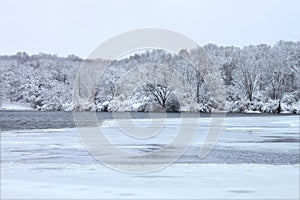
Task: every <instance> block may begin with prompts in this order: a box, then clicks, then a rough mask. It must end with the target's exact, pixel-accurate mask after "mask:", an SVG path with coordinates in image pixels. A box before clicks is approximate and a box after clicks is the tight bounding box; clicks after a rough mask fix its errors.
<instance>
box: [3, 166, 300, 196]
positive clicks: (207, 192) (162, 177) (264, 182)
mask: <svg viewBox="0 0 300 200" xmlns="http://www.w3.org/2000/svg"><path fill="white" fill-rule="evenodd" d="M1 190H2V192H1V198H3V199H10V198H12V199H18V198H21V199H64V198H68V199H117V198H126V199H127V198H129V199H144V198H147V199H165V198H170V199H189V198H194V199H208V198H211V199H296V198H298V197H299V193H298V192H299V165H290V166H272V165H253V164H250V165H245V164H241V165H226V164H175V165H171V166H170V167H169V168H166V169H164V170H161V171H158V172H155V173H151V174H143V175H134V174H127V173H121V172H117V171H113V170H111V169H108V168H106V167H104V166H103V165H100V164H70V163H68V164H64V163H60V164H57V163H55V164H51V163H46V164H34V165H33V164H30V163H27V164H16V165H15V164H10V163H8V164H2V182H1Z"/></svg>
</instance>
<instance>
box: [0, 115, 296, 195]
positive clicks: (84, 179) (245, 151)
mask: <svg viewBox="0 0 300 200" xmlns="http://www.w3.org/2000/svg"><path fill="white" fill-rule="evenodd" d="M179 122H180V119H178V118H170V119H169V118H168V119H166V124H165V126H164V128H163V129H162V132H161V133H160V134H157V135H155V137H152V138H149V139H146V140H134V139H133V138H131V137H129V136H126V135H125V134H123V133H122V132H121V131H120V130H119V129H118V127H117V123H116V121H114V120H107V121H105V122H104V123H103V124H102V127H101V129H102V130H103V132H105V135H106V137H107V138H108V139H109V140H110V141H111V142H112V143H113V144H115V145H116V146H118V147H119V148H123V149H125V150H128V151H133V152H135V153H145V152H149V151H151V150H153V149H154V148H159V147H161V146H162V145H164V144H167V143H169V142H170V141H171V140H172V138H174V137H176V130H178V128H179V124H180V123H179ZM133 123H135V124H138V125H139V126H140V127H143V126H146V125H147V124H149V120H148V119H134V120H133ZM209 123H210V118H200V120H199V124H198V126H199V128H198V130H197V134H196V138H195V140H194V142H193V143H192V144H191V146H190V148H189V149H188V151H187V152H186V153H185V154H184V155H183V156H182V157H181V158H180V159H179V160H178V161H177V162H175V163H174V164H171V165H170V166H168V167H167V168H165V169H162V170H159V171H155V172H152V173H144V174H130V173H124V172H119V171H115V170H113V169H111V168H107V167H105V166H104V165H102V164H100V163H99V162H98V161H96V160H95V159H94V158H93V157H92V156H91V155H90V154H89V153H88V152H87V151H86V150H85V148H84V147H83V146H82V144H81V142H80V138H79V135H78V132H77V130H76V129H74V128H65V129H35V130H16V131H5V132H4V131H3V132H1V198H3V199H8V198H11V199H16V198H22V199H23V198H24V199H43V198H47V199H63V198H72V199H73V198H74V199H75V198H79V199H82V198H85V199H93V198H94V199H101V198H102V199H108V198H113V199H116V198H123V199H135V198H136V199H143V198H146V199H149V198H150V199H162V198H170V199H189V198H194V199H208V198H211V199H298V198H299V186H300V184H299V139H300V138H299V116H274V117H264V116H262V117H228V118H226V119H225V122H224V129H223V132H222V134H221V136H220V138H219V141H218V143H217V145H216V147H215V149H214V150H213V151H212V152H211V153H210V154H209V155H208V156H207V157H206V158H205V159H202V160H201V159H199V158H198V157H197V155H198V153H199V150H200V148H201V144H202V143H203V140H204V138H205V134H206V132H207V129H208V127H209ZM120 165H124V166H127V167H132V166H133V165H137V164H134V163H130V162H126V160H121V162H120ZM140 165H141V164H140ZM141 167H143V166H141Z"/></svg>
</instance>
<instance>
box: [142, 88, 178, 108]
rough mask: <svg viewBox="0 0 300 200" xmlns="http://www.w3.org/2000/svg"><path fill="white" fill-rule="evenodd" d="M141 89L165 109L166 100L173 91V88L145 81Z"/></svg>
mask: <svg viewBox="0 0 300 200" xmlns="http://www.w3.org/2000/svg"><path fill="white" fill-rule="evenodd" d="M143 90H144V91H145V92H146V93H147V94H148V95H149V97H150V98H151V99H152V100H153V101H155V102H157V103H158V104H159V105H161V106H162V107H163V109H164V110H166V102H167V100H168V98H169V96H170V94H171V93H172V92H173V89H172V88H170V87H167V86H164V85H161V84H154V83H147V84H146V85H144V86H143Z"/></svg>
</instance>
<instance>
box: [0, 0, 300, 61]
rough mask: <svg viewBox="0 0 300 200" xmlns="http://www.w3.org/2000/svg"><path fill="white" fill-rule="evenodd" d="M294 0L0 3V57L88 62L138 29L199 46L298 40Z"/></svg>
mask: <svg viewBox="0 0 300 200" xmlns="http://www.w3.org/2000/svg"><path fill="white" fill-rule="evenodd" d="M299 8H300V1H299V0H6V1H4V0H0V54H2V55H3V54H14V53H16V52H17V51H25V52H28V53H29V54H35V53H39V52H44V53H52V54H57V55H68V54H75V55H79V56H81V57H87V56H88V55H89V54H90V53H91V52H92V51H93V50H94V49H95V48H96V47H97V46H98V45H99V44H101V43H102V42H104V41H105V40H107V39H109V38H111V37H112V36H114V35H116V34H119V33H122V32H124V31H129V30H133V29H138V28H146V27H153V28H164V29H169V30H173V31H176V32H179V33H181V34H184V35H186V36H188V37H189V38H191V39H193V40H194V41H196V42H197V43H198V44H199V45H203V44H207V43H216V44H218V45H235V46H244V45H248V44H258V43H267V44H274V43H275V42H276V41H278V40H281V39H283V40H292V41H299V40H300V12H299Z"/></svg>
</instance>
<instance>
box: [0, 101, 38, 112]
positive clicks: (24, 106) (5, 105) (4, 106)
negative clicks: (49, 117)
mask: <svg viewBox="0 0 300 200" xmlns="http://www.w3.org/2000/svg"><path fill="white" fill-rule="evenodd" d="M0 110H33V108H32V107H31V106H30V103H18V102H10V101H2V103H1V104H0Z"/></svg>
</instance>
